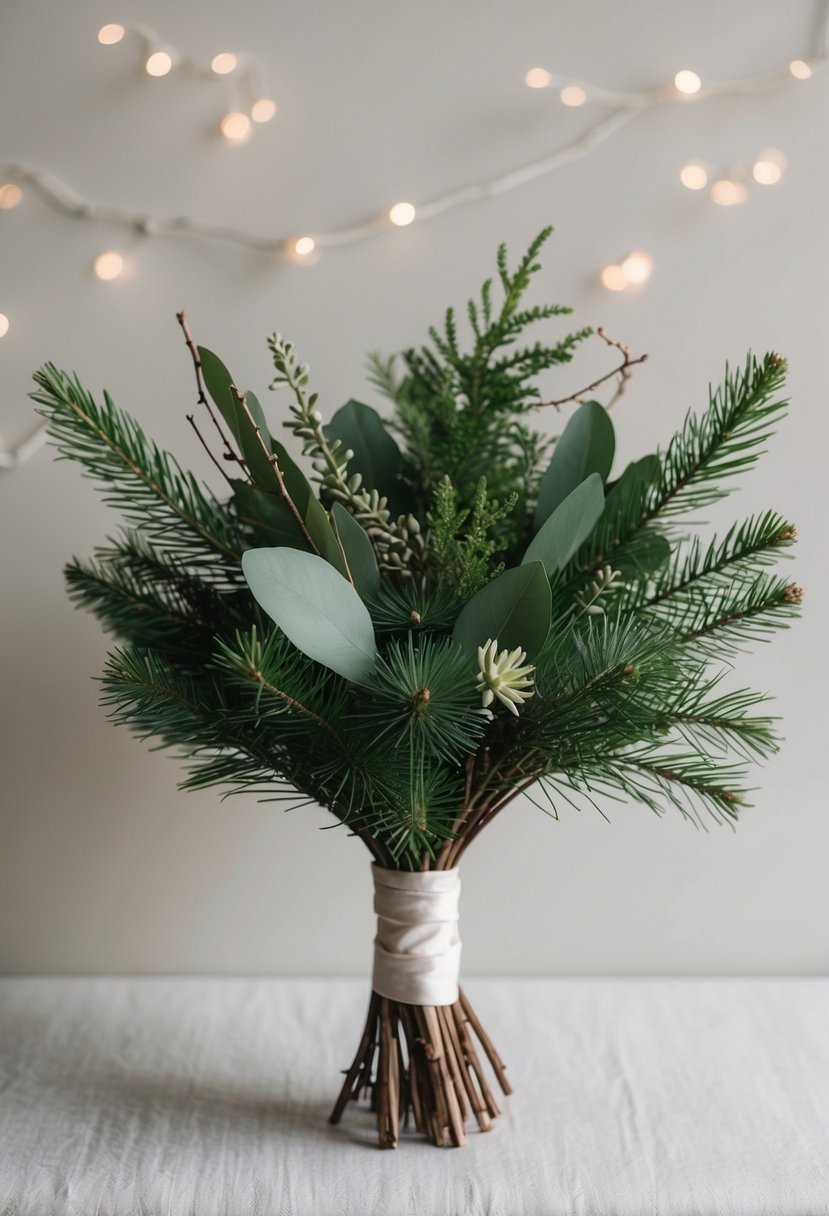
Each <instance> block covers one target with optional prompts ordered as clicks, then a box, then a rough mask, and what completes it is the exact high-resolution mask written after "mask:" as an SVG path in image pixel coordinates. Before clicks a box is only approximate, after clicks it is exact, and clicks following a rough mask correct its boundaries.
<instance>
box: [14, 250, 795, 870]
mask: <svg viewBox="0 0 829 1216" xmlns="http://www.w3.org/2000/svg"><path fill="white" fill-rule="evenodd" d="M548 235H549V231H548V230H545V231H544V232H542V233H541V234H540V235H539V237H538V238H537V239H536V240H535V241H534V242H533V243H532V244H531V246H530V248H529V250H528V251H527V253H526V255H525V256H524V257H523V258H522V259H520V260H519V262H518V264H517V266H516V267H515V269H514V270H511V269H510V267H509V263H508V259H507V254H506V250H505V249H504V248H503V247H502V248H501V249H500V250H499V252H498V257H497V278H496V280H495V282H493V281H492V280H487V282H486V283H485V284H484V286H483V288H482V290H481V292H480V295H479V296H478V297H476V298H475V299H473V300H472V301H471V302H470V304H469V306H468V309H467V319H468V325H469V330H470V333H471V341H470V342H469V343H468V344H467V345H464V343H463V342H462V339H461V337H460V334H459V327H458V323H457V319H456V317H455V313H454V312H453V311H452V310H451V309H450V310H449V311H448V312H447V314H446V317H445V319H444V323H443V327H442V329H440V330H438V329H433V330H431V331H430V335H429V337H430V342H429V343H427V344H426V345H424V346H420V347H413V348H411V349H409V350H407V351H405V352H404V354H403V356H402V364H403V368H404V372H403V375H402V378H399V379H398V377H397V372H396V366H397V365H396V364H395V363H394V361H393V360H381V359H380V358H379V357H375V358H374V360H373V379H374V382H375V384H376V385H378V386H379V387H381V388H382V390H383V391H384V393H385V394H386V395H387V396H388V397H390V398H391V399H392V402H393V413H392V415H391V416H390V417H388V418H384V417H383V416H381V414H380V413H379V412H378V411H377V410H375V409H374V408H373V407H372V406H370V405H366V404H363V403H361V402H359V401H356V400H354V399H350V400H348V401H347V402H346V404H345V405H344V406H342V407H341V408H340V409H339V410H337V411H335V412H334V414H333V416H332V417H331V419H330V421H329V422H327V423H326V422H324V421H323V417H322V414H321V412H320V410H319V409H318V407H317V396H316V394H315V393H313V392H311V391H310V387H309V383H310V373H309V370H308V367H307V365H305V364H303V363H300V362H299V359H298V356H297V353H296V351H295V349H294V347H293V344H292V343H290V342H289V341H287V340H286V339H284V338H283V337H282V336H281V335H280V334H274V335H272V337H271V338H270V339H269V347H270V350H271V354H272V356H273V361H274V367H275V370H276V377H275V380H274V383H273V385H272V387H280V388H282V389H283V390H285V391H287V393H288V394H289V398H288V400H289V404H288V417H287V419H286V420H285V425H287V427H288V429H289V430H290V431H291V432H292V433H293V435H294V437H295V439H296V440H298V441H299V444H300V445H301V447H302V455H303V458H305V459H307V460H308V461H309V462H310V470H309V473H308V475H306V473H305V472H304V471H303V469H302V467H300V465H301V462H300V461H298V460H295V459H293V457H292V456H291V455H290V454H289V452H288V451H287V449H286V447H285V446H284V444H282V443H281V442H280V441H279V440H278V439H277V438H275V437H274V435H273V433H272V431H271V428H270V425H269V423H268V420H267V418H266V415H265V411H264V410H263V408H262V406H261V404H260V402H259V399H258V398H257V397H256V396H255V394H254V393H252V392H250V391H241V390H240V389H239V388H238V387H237V384H236V382H235V381H234V380H233V378H232V377H231V374H230V372H229V370H228V368H227V366H226V365H225V364H224V363H223V362H222V360H221V359H219V358H218V356H216V355H214V354H213V353H212V352H211V351H210V350H208V349H207V348H205V347H199V348H198V350H197V351H195V348H194V351H195V353H196V356H197V358H196V370H197V378H198V385H199V396H200V403H201V405H202V406H203V407H205V408H206V410H208V411H209V412H210V415H211V417H210V418H208V426H207V427H206V429H207V430H208V431H209V433H211V434H213V433H215V431H217V430H218V432H220V433H221V435H222V439H221V447H220V449H219V451H218V452H217V453H216V454H215V463H216V464H217V465H218V466H219V467H220V468H221V469H222V471H223V472H224V473H225V475H226V477H227V481H228V483H229V484H228V491H229V492H228V494H227V495H226V496H225V497H223V498H222V497H220V496H218V495H216V494H215V493H214V492H213V491H212V490H210V489H209V488H208V487H207V486H205V485H204V484H202V483H201V482H200V481H199V480H198V479H197V478H195V477H194V476H193V475H192V474H190V473H188V472H186V471H185V470H184V469H183V468H182V467H181V466H180V465H179V463H178V462H177V461H176V459H175V458H174V457H173V456H171V455H170V454H169V453H167V452H165V451H163V450H162V449H161V448H159V447H158V446H157V445H156V444H155V443H154V442H153V441H152V440H151V439H150V438H148V437H147V436H146V435H145V433H144V431H143V430H142V428H141V426H140V424H139V422H138V421H137V420H136V419H135V418H133V417H131V416H130V415H129V414H126V413H124V412H123V411H122V410H120V409H119V408H118V407H116V405H115V404H114V402H113V401H112V399H111V398H110V397H109V395H108V394H106V393H105V394H104V395H103V400H102V402H98V401H96V400H95V399H94V397H93V396H92V395H91V394H90V393H89V392H88V391H87V390H86V389H85V388H84V387H83V386H82V384H81V383H80V381H79V380H78V378H77V377H75V376H72V375H68V374H67V373H65V372H62V371H60V370H59V369H58V368H56V367H54V366H53V365H52V364H46V365H45V366H44V367H43V368H41V369H40V371H39V372H37V373H36V376H35V380H36V385H37V388H36V391H35V393H33V396H34V398H35V400H36V401H37V402H38V405H39V407H40V410H41V412H42V413H43V414H44V416H45V417H46V419H47V425H48V429H49V433H50V435H51V437H52V439H53V441H54V442H55V444H56V446H57V448H58V452H59V455H60V456H62V457H64V458H67V459H73V460H76V461H77V462H79V463H80V465H81V466H82V469H83V471H84V473H85V474H86V475H87V476H89V477H90V478H92V479H93V480H94V481H95V482H96V483H97V484H98V485H99V486H100V488H101V490H102V492H103V494H104V496H105V498H106V500H107V502H109V503H110V504H111V505H112V506H113V507H114V508H116V510H117V511H118V512H119V513H120V516H121V518H122V528H121V530H120V531H119V532H118V533H117V534H116V536H115V537H114V538H113V539H111V540H109V541H108V542H107V543H106V544H105V545H104V546H102V547H101V548H99V549H98V550H97V551H96V552H95V553H94V554H93V556H92V558H91V559H89V560H79V559H74V560H73V561H72V562H70V564H69V565H68V567H67V570H66V576H67V581H68V587H69V594H70V596H71V598H72V600H73V602H74V603H75V604H77V605H78V606H79V607H82V608H85V609H88V610H90V611H92V612H94V613H95V614H96V616H97V617H98V619H99V620H100V621H101V623H102V625H103V627H104V628H105V629H106V630H107V631H108V632H110V633H112V634H114V635H115V638H116V639H117V645H116V647H115V649H113V651H112V653H111V654H110V656H109V658H108V660H107V664H106V668H105V671H104V675H103V681H102V689H103V701H104V704H105V705H106V707H107V708H108V710H109V712H110V714H111V716H112V718H113V720H114V721H115V722H118V723H122V724H125V725H127V726H128V727H130V728H131V729H133V730H134V731H136V732H137V733H138V734H139V735H140V736H141V737H146V738H154V739H156V740H158V741H159V742H160V744H161V745H163V746H169V747H172V748H174V749H176V750H177V752H178V754H179V755H180V756H181V757H182V759H183V762H184V764H185V766H186V770H187V775H186V777H185V780H184V782H183V785H184V786H185V787H186V788H204V787H207V786H213V785H221V786H224V787H225V788H226V789H228V790H229V791H231V792H234V791H241V790H251V791H256V792H257V794H258V795H259V796H260V797H263V798H274V799H279V800H283V799H286V800H288V801H290V802H293V803H294V804H298V805H302V804H305V803H308V802H314V803H318V804H321V805H322V806H324V807H326V808H327V809H328V810H329V811H330V812H331V814H332V815H333V816H334V819H335V821H336V822H338V823H340V824H343V825H345V826H346V828H347V829H348V830H349V831H350V832H353V833H354V834H356V835H358V836H359V837H360V838H361V839H362V840H363V841H364V842H365V843H366V845H367V847H368V848H369V849H370V850H371V852H372V855H373V856H374V857H375V859H376V860H377V861H378V862H380V863H381V864H384V865H396V866H401V867H414V868H417V867H420V866H422V865H424V864H448V863H449V862H450V861H451V863H452V864H455V863H456V861H457V859H458V857H459V856H460V853H461V852H462V850H463V848H465V847H466V845H467V844H468V843H469V841H470V840H471V839H474V837H475V835H476V834H477V833H478V832H479V831H480V830H481V829H482V827H484V826H486V824H487V823H489V822H490V821H491V819H492V818H493V817H494V816H495V815H496V814H498V813H499V811H500V810H501V809H502V808H503V807H504V806H505V805H506V804H507V803H508V802H509V801H510V800H511V799H513V798H514V797H515V796H516V794H517V793H518V792H520V791H525V792H527V793H528V795H529V796H531V797H532V798H533V799H539V801H540V804H541V805H542V806H543V807H544V809H545V810H547V811H549V812H550V813H551V814H553V815H558V813H559V809H560V807H562V806H563V805H564V804H566V803H571V802H572V803H573V804H574V805H577V806H580V805H582V803H583V802H584V801H585V800H586V801H587V802H588V803H592V804H593V805H595V806H596V807H597V808H598V809H599V810H600V811H601V812H602V813H605V810H604V808H605V806H606V805H607V801H608V799H611V800H612V799H617V800H618V799H623V800H627V801H629V800H631V799H633V800H634V801H636V802H640V803H643V804H644V805H646V806H648V807H650V808H651V809H653V810H654V811H655V812H657V813H660V814H661V813H662V812H663V811H664V810H665V809H666V808H668V807H672V806H673V807H676V808H677V809H678V810H679V811H680V812H681V813H682V814H683V815H685V816H686V817H688V818H689V819H690V820H692V821H693V822H695V823H698V824H702V825H704V824H705V823H706V822H707V821H708V820H709V819H711V820H713V821H715V822H720V823H727V824H728V823H733V822H734V820H735V818H736V816H737V814H738V812H739V810H740V808H741V807H742V806H743V805H744V804H745V783H746V774H745V771H744V770H745V765H746V764H747V763H749V762H751V761H755V760H757V759H762V758H764V757H766V756H768V755H770V754H772V753H773V751H774V750H775V748H776V747H777V739H776V733H775V724H774V721H773V719H772V718H770V717H769V715H768V713H767V712H766V709H765V700H766V698H765V696H764V695H763V694H760V693H755V692H752V691H750V690H746V689H743V688H738V689H737V690H736V691H734V690H729V688H728V686H727V678H728V664H729V663H731V662H732V661H733V660H734V658H735V656H736V654H737V652H738V651H739V650H740V649H741V648H742V647H744V646H745V645H747V644H749V643H753V642H755V641H757V640H760V639H763V638H766V637H768V636H770V635H771V634H772V633H773V632H774V631H776V630H777V629H778V628H782V627H785V626H787V625H788V624H789V623H790V621H791V619H792V617H793V616H794V615H795V614H796V613H797V611H798V608H799V604H800V599H801V594H802V593H801V590H800V588H799V587H798V586H797V585H796V584H795V583H793V582H790V581H788V580H787V579H786V578H784V577H782V576H781V575H780V574H778V573H777V572H776V571H775V569H774V563H776V561H777V559H778V558H780V557H781V556H785V555H787V554H788V553H789V551H790V548H791V545H792V543H793V541H794V539H795V530H794V527H793V525H792V524H791V523H790V522H789V521H788V520H787V519H786V518H785V517H784V516H782V515H780V514H779V513H777V512H776V511H772V510H768V511H763V512H760V513H758V514H757V515H754V516H752V517H751V518H749V519H747V520H745V521H744V522H742V523H737V524H734V525H733V526H731V527H730V528H728V529H727V530H726V532H725V534H724V535H723V536H720V537H714V538H713V539H711V540H707V541H705V542H703V541H702V540H700V539H698V538H696V537H695V536H694V534H693V532H692V531H691V529H692V526H693V518H692V517H696V516H698V515H699V512H700V511H703V510H704V509H705V508H707V507H708V506H709V505H710V504H711V503H713V502H715V501H716V500H718V499H719V498H721V497H722V496H723V495H724V494H725V493H727V491H728V489H729V487H730V485H731V484H732V483H733V479H734V477H735V475H736V474H737V473H741V472H747V471H749V470H751V469H752V468H753V466H754V465H755V463H756V461H757V460H758V458H759V457H760V455H761V453H762V451H763V449H764V447H765V445H766V442H767V440H768V439H769V438H770V436H771V433H772V430H773V428H774V426H775V425H776V423H777V422H778V421H779V420H780V419H781V418H782V416H783V413H784V410H785V404H786V403H785V399H784V398H783V396H782V387H783V379H784V373H785V364H784V362H783V360H782V359H780V358H779V356H777V355H776V354H770V355H767V356H765V357H764V358H762V359H756V358H754V357H752V356H749V358H748V359H747V360H746V362H745V364H744V365H742V366H741V367H739V368H738V369H736V370H733V369H731V368H726V373H725V377H724V380H723V383H722V384H721V385H720V386H719V387H716V388H714V389H712V390H711V392H710V394H709V399H708V403H707V408H705V409H704V410H703V411H702V412H701V413H699V414H695V413H689V414H688V416H687V417H686V419H685V422H684V423H683V426H682V428H681V429H680V431H679V432H678V433H677V434H676V435H674V436H673V437H670V438H669V439H668V442H667V444H666V445H665V446H664V447H662V448H660V449H658V450H657V451H656V452H653V453H651V454H646V455H644V456H642V457H640V458H639V459H637V460H635V461H633V462H632V463H631V464H629V465H628V466H627V467H626V468H624V469H623V470H621V472H618V471H616V472H614V468H613V464H614V458H615V447H616V441H615V433H614V428H613V424H612V422H611V419H610V417H609V416H608V413H607V410H606V409H605V408H604V407H603V406H602V405H601V404H600V403H599V402H597V401H594V400H587V401H581V400H580V399H578V400H577V401H576V408H575V409H574V410H573V411H572V413H571V415H570V417H569V418H568V420H567V422H566V425H565V426H564V428H563V430H562V432H561V434H560V436H559V437H558V439H556V440H552V439H550V438H549V437H547V436H546V435H545V434H543V433H541V432H536V431H535V430H534V429H533V428H532V426H531V425H530V421H529V419H530V416H531V413H532V411H533V410H534V409H535V408H536V407H537V406H538V405H539V403H540V402H541V401H542V395H541V389H540V387H539V384H538V377H539V376H540V375H543V374H546V373H548V372H551V371H552V370H554V369H555V368H556V367H558V366H559V365H561V364H565V363H567V362H569V360H570V359H571V358H572V357H573V355H574V353H575V350H576V348H577V346H578V344H579V343H580V342H581V341H582V339H583V338H584V337H585V336H586V335H587V333H588V332H589V331H588V330H586V329H581V330H578V331H576V332H575V333H573V334H570V335H569V336H566V337H563V338H558V339H555V340H552V339H550V340H549V341H547V342H543V341H537V342H534V343H533V342H528V341H527V339H526V338H525V336H524V332H525V330H526V329H527V328H528V327H529V326H530V325H535V324H539V323H540V324H542V325H545V326H546V324H547V323H548V322H551V321H553V320H554V319H556V318H558V317H559V316H561V315H562V314H564V313H566V312H567V311H568V310H567V309H564V308H562V307H560V306H558V305H532V304H529V305H528V304H527V303H526V302H525V299H524V297H525V294H526V293H527V291H528V289H529V288H530V286H531V284H532V282H533V279H534V278H535V276H536V275H537V274H538V272H539V269H540V268H539V263H538V260H537V258H538V253H539V251H540V249H541V246H542V244H543V242H544V241H545V240H546V238H547V236H548ZM496 295H497V296H498V299H497V301H496V298H495V297H496ZM211 403H212V404H211ZM492 642H494V643H496V651H506V652H507V653H506V655H502V656H501V658H500V660H499V662H502V663H503V664H504V666H502V667H501V668H500V669H499V670H500V671H501V673H502V674H503V672H505V671H507V670H508V669H509V664H510V663H512V664H513V666H517V665H518V664H519V663H521V664H523V663H524V661H525V660H524V659H519V657H518V656H519V655H520V653H521V652H522V651H523V652H526V662H527V664H528V665H529V668H530V670H531V677H530V676H527V674H526V672H524V671H522V672H521V678H522V680H524V679H530V678H532V679H534V684H533V685H532V687H531V689H530V692H531V695H529V696H528V698H527V699H526V700H523V701H522V703H521V705H520V710H519V712H518V713H508V712H505V709H504V707H503V706H502V705H500V704H499V702H498V701H497V699H496V700H494V701H492V692H491V691H490V693H489V700H491V701H492V705H491V708H484V706H483V704H482V690H484V693H483V695H486V693H485V689H486V680H487V679H488V680H490V681H493V680H494V679H495V676H494V675H493V671H494V670H495V669H494V668H493V669H492V670H490V671H489V672H488V673H485V672H482V670H481V666H480V665H481V664H482V663H484V662H485V657H484V658H482V657H481V655H480V654H479V652H482V648H484V647H485V646H486V645H487V643H492ZM493 663H494V660H493ZM481 680H483V681H484V682H483V684H482V683H481ZM542 800H543V801H542Z"/></svg>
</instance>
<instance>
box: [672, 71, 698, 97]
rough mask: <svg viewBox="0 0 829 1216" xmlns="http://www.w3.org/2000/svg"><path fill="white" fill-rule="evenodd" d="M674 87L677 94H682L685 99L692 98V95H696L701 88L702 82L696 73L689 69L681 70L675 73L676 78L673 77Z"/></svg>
mask: <svg viewBox="0 0 829 1216" xmlns="http://www.w3.org/2000/svg"><path fill="white" fill-rule="evenodd" d="M674 87H675V88H676V90H677V92H679V93H683V94H684V95H685V96H686V97H693V95H694V94H695V93H698V92H699V91H700V89H701V88H702V80H701V79H700V77H699V76H698V75H697V74H696V72H692V71H691V70H690V68H682V70H681V71H679V72H677V74H676V76H674Z"/></svg>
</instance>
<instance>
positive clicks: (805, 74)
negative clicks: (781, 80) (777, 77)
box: [789, 59, 812, 80]
mask: <svg viewBox="0 0 829 1216" xmlns="http://www.w3.org/2000/svg"><path fill="white" fill-rule="evenodd" d="M789 71H790V72H791V74H792V76H794V78H795V80H808V79H809V77H810V76H811V74H812V69H811V67H810V66H809V64H808V63H807V62H806V60H805V59H793V60H792V61H791V63H790V64H789Z"/></svg>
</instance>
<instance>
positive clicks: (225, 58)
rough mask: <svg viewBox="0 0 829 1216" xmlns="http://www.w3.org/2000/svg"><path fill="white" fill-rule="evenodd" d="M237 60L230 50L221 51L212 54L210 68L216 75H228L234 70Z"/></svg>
mask: <svg viewBox="0 0 829 1216" xmlns="http://www.w3.org/2000/svg"><path fill="white" fill-rule="evenodd" d="M237 63H238V60H237V58H236V56H235V55H234V54H233V52H232V51H222V52H221V53H220V54H219V55H214V56H213V58H212V59H211V61H210V70H211V72H215V73H216V75H217V76H228V75H230V73H231V72H235V71H236V64H237Z"/></svg>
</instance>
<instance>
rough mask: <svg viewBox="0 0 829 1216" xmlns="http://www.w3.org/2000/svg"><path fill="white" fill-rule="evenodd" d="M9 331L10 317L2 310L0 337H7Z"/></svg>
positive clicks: (0, 315)
mask: <svg viewBox="0 0 829 1216" xmlns="http://www.w3.org/2000/svg"><path fill="white" fill-rule="evenodd" d="M8 332H9V318H8V317H7V316H6V314H5V313H4V312H0V338H5V336H6V334H7V333H8Z"/></svg>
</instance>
